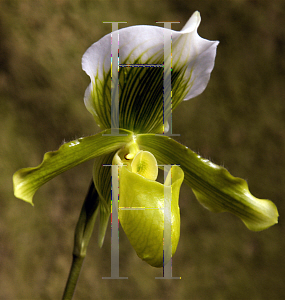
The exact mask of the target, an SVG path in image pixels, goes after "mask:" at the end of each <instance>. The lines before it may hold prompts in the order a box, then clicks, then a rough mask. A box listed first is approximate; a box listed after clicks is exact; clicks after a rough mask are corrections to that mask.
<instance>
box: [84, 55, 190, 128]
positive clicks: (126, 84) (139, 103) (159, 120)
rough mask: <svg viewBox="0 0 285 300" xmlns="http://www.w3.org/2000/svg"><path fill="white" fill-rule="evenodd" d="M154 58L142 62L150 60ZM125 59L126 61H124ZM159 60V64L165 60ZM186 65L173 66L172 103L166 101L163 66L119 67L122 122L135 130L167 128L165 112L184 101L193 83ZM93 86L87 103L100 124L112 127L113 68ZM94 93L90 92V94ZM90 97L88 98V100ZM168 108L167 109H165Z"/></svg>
mask: <svg viewBox="0 0 285 300" xmlns="http://www.w3.org/2000/svg"><path fill="white" fill-rule="evenodd" d="M151 61H152V58H150V59H149V60H147V61H146V62H142V61H141V60H140V58H138V59H137V60H136V61H135V62H134V63H135V64H142V63H145V64H147V63H150V62H151ZM124 63H125V62H123V64H124ZM162 63H163V61H157V62H156V64H162ZM185 72H186V67H185V66H184V67H180V66H178V65H174V66H173V70H172V72H171V86H172V95H173V97H172V107H170V106H169V107H164V105H163V68H154V67H149V68H143V67H134V68H132V67H124V68H120V71H119V93H120V94H119V110H120V114H119V118H120V119H119V124H120V128H126V129H128V130H130V131H133V132H135V133H139V132H153V133H158V132H162V131H163V129H162V128H163V114H164V115H168V116H170V109H171V108H172V111H173V110H174V109H175V108H176V107H177V106H178V104H179V103H180V102H182V101H183V99H184V97H185V96H186V95H187V92H188V91H189V90H190V88H191V86H189V87H187V85H188V84H189V81H190V80H191V76H189V78H188V79H185V78H184V77H185V76H184V75H185ZM91 84H93V88H92V89H91V91H89V90H88V92H87V93H86V95H85V97H86V100H85V103H86V106H87V108H88V110H89V111H90V112H91V113H92V115H93V117H94V119H95V121H96V123H97V124H98V125H99V126H100V128H102V129H105V128H110V127H111V71H110V70H109V71H108V72H104V80H100V79H99V78H98V76H95V78H94V83H91ZM88 93H90V94H88ZM87 99H88V100H87ZM165 108H167V109H168V110H167V111H163V109H165Z"/></svg>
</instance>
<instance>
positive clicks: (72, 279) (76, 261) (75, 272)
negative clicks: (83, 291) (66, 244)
mask: <svg viewBox="0 0 285 300" xmlns="http://www.w3.org/2000/svg"><path fill="white" fill-rule="evenodd" d="M83 261H84V257H78V256H76V255H73V260H72V265H71V268H70V272H69V276H68V279H67V283H66V286H65V290H64V294H63V297H62V299H63V300H71V299H72V297H73V294H74V292H75V288H76V284H77V280H78V277H79V274H80V270H81V267H82V264H83Z"/></svg>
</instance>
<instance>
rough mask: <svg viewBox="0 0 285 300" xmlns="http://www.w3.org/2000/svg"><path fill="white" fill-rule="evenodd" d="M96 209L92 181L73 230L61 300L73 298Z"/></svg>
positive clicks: (97, 205)
mask: <svg viewBox="0 0 285 300" xmlns="http://www.w3.org/2000/svg"><path fill="white" fill-rule="evenodd" d="M98 207H99V195H98V193H97V191H96V189H95V186H94V183H93V180H92V182H91V184H90V187H89V191H88V193H87V195H86V198H85V201H84V203H83V206H82V209H81V212H80V216H79V219H78V222H77V225H76V228H75V235H74V248H73V260H72V265H71V269H70V272H69V276H68V279H67V282H66V286H65V290H64V293H63V297H62V299H63V300H71V299H72V297H73V294H74V291H75V288H76V283H77V281H78V278H79V274H80V270H81V267H82V264H83V261H84V258H85V256H86V251H87V246H88V244H89V240H90V238H91V235H92V232H93V228H94V224H95V221H96V217H97V214H98Z"/></svg>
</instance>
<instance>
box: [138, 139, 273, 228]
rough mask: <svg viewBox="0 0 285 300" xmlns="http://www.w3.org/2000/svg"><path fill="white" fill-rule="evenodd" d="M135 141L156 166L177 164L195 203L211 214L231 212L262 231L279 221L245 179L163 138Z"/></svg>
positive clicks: (246, 223)
mask: <svg viewBox="0 0 285 300" xmlns="http://www.w3.org/2000/svg"><path fill="white" fill-rule="evenodd" d="M136 138H137V142H138V144H139V145H140V147H141V148H142V149H144V150H147V151H150V152H151V153H153V154H154V155H155V157H156V159H157V161H158V163H159V164H164V165H165V164H177V165H180V166H181V168H182V169H183V171H184V173H185V182H186V183H187V184H188V185H189V186H190V187H191V188H192V190H193V191H194V193H195V195H196V198H197V199H198V201H199V202H200V203H201V204H202V205H203V206H205V207H206V208H207V209H209V210H211V211H214V212H230V213H233V214H234V215H236V216H238V217H239V218H240V219H241V220H242V221H243V222H244V224H245V225H246V226H247V227H248V228H249V229H250V230H253V231H260V230H264V229H266V228H268V227H270V226H272V225H274V224H276V223H277V222H278V211H277V208H276V206H275V204H274V203H273V202H271V201H270V200H266V199H258V198H256V197H254V196H253V195H252V194H251V193H250V191H249V189H248V185H247V183H246V181H245V180H243V179H241V178H237V177H233V176H232V175H231V174H230V173H229V172H228V171H227V170H226V169H225V168H223V167H220V166H217V165H215V164H214V163H212V162H210V161H209V160H207V159H203V158H201V157H200V156H199V155H197V154H196V153H194V152H193V151H191V150H190V149H188V148H187V147H185V146H183V145H181V144H180V143H178V142H176V141H174V140H173V139H171V138H169V137H166V136H158V135H154V134H140V135H137V136H136Z"/></svg>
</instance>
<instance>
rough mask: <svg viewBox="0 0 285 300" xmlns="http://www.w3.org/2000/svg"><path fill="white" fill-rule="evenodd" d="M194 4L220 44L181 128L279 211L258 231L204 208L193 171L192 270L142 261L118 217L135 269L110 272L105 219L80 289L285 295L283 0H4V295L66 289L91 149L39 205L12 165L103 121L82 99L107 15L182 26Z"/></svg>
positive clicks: (123, 263) (183, 264) (120, 293)
mask: <svg viewBox="0 0 285 300" xmlns="http://www.w3.org/2000/svg"><path fill="white" fill-rule="evenodd" d="M195 10H199V11H200V13H201V16H202V22H201V25H200V27H199V30H198V32H199V34H200V35H201V36H202V37H204V38H207V39H210V40H219V41H220V45H219V46H218V52H217V58H216V64H215V68H214V71H213V73H212V76H211V80H210V82H209V85H208V87H207V88H206V90H205V91H204V93H202V94H201V95H200V96H198V97H197V98H195V99H192V100H190V101H187V102H184V103H182V104H181V105H180V106H179V107H178V108H177V110H176V111H175V112H174V114H173V118H174V120H173V126H174V129H173V132H174V133H180V134H181V136H180V137H178V138H177V139H178V140H179V141H180V142H182V143H183V144H185V145H187V146H188V147H190V148H191V149H192V150H194V151H196V152H199V154H200V155H201V156H203V157H205V158H209V159H211V160H212V161H213V162H215V163H216V164H220V165H224V166H225V167H226V168H227V169H228V170H229V171H230V172H231V173H232V174H233V175H234V176H238V177H242V178H244V179H246V180H247V182H248V184H249V188H250V190H251V192H252V193H253V194H254V195H255V196H256V197H259V198H267V199H271V200H272V201H274V203H275V204H276V205H277V207H278V209H279V213H280V219H279V224H278V225H275V226H274V227H272V228H270V229H268V230H265V231H263V232H259V233H256V232H250V231H249V230H248V229H247V228H246V227H245V226H244V225H243V223H242V222H241V221H240V220H239V219H237V218H236V217H234V216H232V215H231V214H227V213H224V214H214V213H211V212H209V211H207V210H205V209H204V208H203V207H202V206H200V204H199V203H198V202H197V201H196V199H195V197H194V195H193V193H192V191H191V189H190V188H189V187H187V186H186V185H183V187H182V192H181V198H180V207H181V238H180V243H179V245H178V249H177V252H176V255H175V256H174V258H173V276H181V278H182V279H181V280H171V281H169V280H167V281H165V280H155V277H156V276H161V275H162V270H161V269H155V268H152V267H150V266H149V265H147V264H146V263H144V262H143V261H141V260H140V259H139V258H138V257H137V256H136V254H135V252H134V250H133V249H132V248H131V246H130V243H129V242H128V240H127V238H126V236H125V234H124V232H123V231H122V230H121V231H120V275H121V276H128V277H129V279H128V280H102V277H108V276H110V247H111V246H110V226H109V229H108V232H107V236H106V240H105V243H104V245H103V248H102V249H99V248H98V246H97V228H96V229H95V230H94V235H93V238H92V240H91V242H90V246H89V249H88V253H87V258H86V260H85V263H84V266H83V269H82V272H81V276H80V279H79V282H78V286H77V290H76V294H75V298H74V299H193V300H194V299H217V300H220V299H221V300H223V299H252V300H253V299H270V300H275V299H285V283H284V279H285V255H284V253H285V238H284V232H285V230H284V229H285V228H284V227H285V224H284V221H283V216H284V214H285V204H284V194H285V155H284V154H285V102H284V96H285V22H284V21H285V2H284V1H283V0H270V1H268V0H259V1H258V0H256V1H254V0H232V1H199V0H192V1H190V0H189V1H184V0H163V1H142V0H140V1H134V0H132V1H131V0H130V1H127V0H125V1H91V0H90V1H89V0H41V1H39V0H36V1H32V0H19V1H13V0H6V1H5V0H0V117H1V122H0V152H1V156H0V199H1V201H0V299H1V300H2V299H7V300H10V299H11V300H13V299H60V298H61V295H62V292H63V289H64V286H65V282H66V279H67V276H68V272H69V267H70V263H71V258H72V256H71V252H72V247H73V232H74V228H75V225H76V221H77V218H78V215H79V212H80V208H81V205H82V201H83V199H84V197H85V193H86V191H87V189H88V186H89V181H90V179H91V174H92V161H90V162H87V163H85V164H83V165H81V166H78V167H76V168H74V169H72V170H70V171H68V172H66V173H64V174H62V175H61V176H59V177H57V178H55V179H53V180H52V181H51V182H49V183H48V184H46V185H45V186H43V187H42V188H41V189H40V190H39V191H38V192H37V193H36V195H35V198H34V202H35V206H34V207H32V206H31V205H29V204H27V203H25V202H23V201H21V200H18V199H16V198H15V197H14V196H13V191H12V174H13V173H14V172H15V171H16V170H17V169H19V168H23V167H28V166H36V165H38V164H39V163H40V162H41V161H42V157H43V154H44V153H45V152H46V151H51V150H56V149H58V147H59V146H60V145H61V144H62V143H63V142H64V141H69V140H72V139H75V138H78V137H81V136H87V135H90V134H94V133H96V132H99V128H98V127H97V126H96V124H95V123H94V121H93V119H92V116H91V114H90V113H89V112H88V111H87V110H86V109H85V106H84V103H83V95H84V91H85V88H86V87H87V85H88V84H89V77H88V76H87V75H86V74H85V73H84V72H83V71H82V70H81V57H82V55H83V53H84V52H85V50H86V49H87V48H88V47H89V46H90V45H91V44H92V43H94V42H95V41H97V40H98V39H100V38H101V37H102V36H103V35H105V34H107V33H109V32H110V31H111V28H110V24H103V23H102V21H127V22H128V24H126V25H127V26H131V25H138V24H148V25H155V22H156V21H180V22H181V23H180V24H174V25H173V26H172V28H173V29H174V30H180V29H181V28H182V27H183V25H184V24H185V22H186V21H187V20H188V18H189V17H190V16H191V14H192V13H193V12H194V11H195ZM124 26H125V25H124ZM121 27H123V25H121ZM97 225H98V224H97V223H96V226H97Z"/></svg>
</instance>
